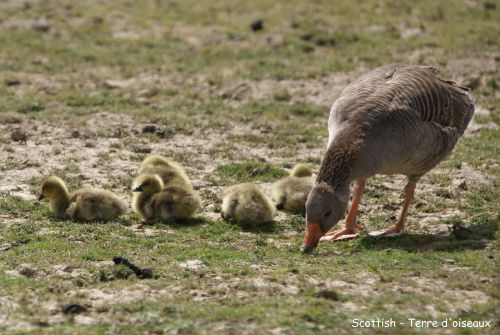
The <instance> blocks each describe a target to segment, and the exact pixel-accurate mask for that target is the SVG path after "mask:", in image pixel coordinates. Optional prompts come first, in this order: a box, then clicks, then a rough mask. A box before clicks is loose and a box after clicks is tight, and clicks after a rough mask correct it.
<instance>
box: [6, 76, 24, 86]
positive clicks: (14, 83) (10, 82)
mask: <svg viewBox="0 0 500 335" xmlns="http://www.w3.org/2000/svg"><path fill="white" fill-rule="evenodd" d="M17 85H21V81H20V80H19V79H16V78H9V79H5V86H17Z"/></svg>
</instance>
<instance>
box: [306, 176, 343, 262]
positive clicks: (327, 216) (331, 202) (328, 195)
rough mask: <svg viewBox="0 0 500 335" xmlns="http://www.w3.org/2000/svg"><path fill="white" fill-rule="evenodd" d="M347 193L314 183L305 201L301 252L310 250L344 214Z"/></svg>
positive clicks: (324, 184)
mask: <svg viewBox="0 0 500 335" xmlns="http://www.w3.org/2000/svg"><path fill="white" fill-rule="evenodd" d="M347 198H348V195H347V194H346V193H345V192H338V191H335V190H334V189H333V188H332V187H331V186H330V185H328V184H326V183H320V184H318V185H316V186H315V187H314V188H313V189H312V191H311V193H309V197H308V198H307V202H306V235H305V237H304V242H303V244H302V248H301V250H302V252H305V253H307V252H310V251H312V250H313V249H314V248H315V247H316V246H317V245H318V242H319V239H320V238H321V236H323V235H324V234H326V232H328V231H329V230H330V229H331V228H332V227H333V226H335V225H336V224H337V222H339V221H340V220H341V219H342V218H343V217H344V215H345V210H346V207H347Z"/></svg>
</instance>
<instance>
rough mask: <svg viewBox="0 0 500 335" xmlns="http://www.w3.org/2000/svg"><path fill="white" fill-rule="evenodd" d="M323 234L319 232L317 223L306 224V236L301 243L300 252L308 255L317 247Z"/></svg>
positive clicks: (319, 228)
mask: <svg viewBox="0 0 500 335" xmlns="http://www.w3.org/2000/svg"><path fill="white" fill-rule="evenodd" d="M323 235H324V233H323V232H322V231H321V227H320V225H319V223H309V222H307V223H306V236H304V242H303V243H302V248H300V250H301V251H302V252H303V253H309V252H311V251H313V249H314V248H316V246H317V245H318V242H319V239H320V238H321V236H323Z"/></svg>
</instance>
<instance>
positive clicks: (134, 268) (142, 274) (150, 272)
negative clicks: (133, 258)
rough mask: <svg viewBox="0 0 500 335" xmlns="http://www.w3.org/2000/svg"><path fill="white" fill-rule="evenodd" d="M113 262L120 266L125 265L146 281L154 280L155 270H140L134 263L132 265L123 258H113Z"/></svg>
mask: <svg viewBox="0 0 500 335" xmlns="http://www.w3.org/2000/svg"><path fill="white" fill-rule="evenodd" d="M113 262H114V263H115V264H116V265H118V264H123V265H125V266H126V267H128V268H129V269H130V270H132V271H133V272H134V273H135V274H136V276H137V277H139V278H141V279H144V278H153V270H152V269H150V268H140V267H138V266H136V265H134V264H132V263H130V262H129V261H128V260H127V259H126V258H123V257H121V256H115V257H113Z"/></svg>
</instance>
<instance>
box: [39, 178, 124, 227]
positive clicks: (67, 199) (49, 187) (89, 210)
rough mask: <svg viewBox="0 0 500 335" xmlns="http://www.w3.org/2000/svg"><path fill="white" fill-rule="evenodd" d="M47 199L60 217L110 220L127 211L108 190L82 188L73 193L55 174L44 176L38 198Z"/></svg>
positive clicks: (122, 203) (81, 219)
mask: <svg viewBox="0 0 500 335" xmlns="http://www.w3.org/2000/svg"><path fill="white" fill-rule="evenodd" d="M43 199H47V200H48V201H49V203H50V208H51V209H52V211H53V212H54V213H55V214H56V215H57V216H58V217H60V218H64V219H73V220H80V221H110V220H113V219H115V218H117V217H119V216H121V215H123V214H125V213H126V212H127V205H126V204H125V202H123V201H122V200H120V199H119V198H118V197H116V195H114V194H113V193H111V192H109V191H105V190H101V189H95V188H84V189H80V190H78V191H75V192H73V193H70V192H69V191H68V188H67V187H66V184H65V183H64V181H63V180H62V179H61V178H59V177H56V176H50V177H48V178H46V179H45V180H44V181H43V183H42V192H41V194H40V196H39V197H38V200H43Z"/></svg>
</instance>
